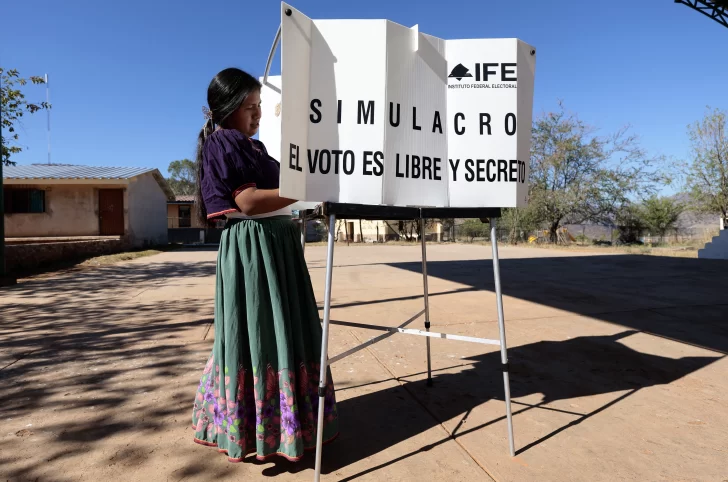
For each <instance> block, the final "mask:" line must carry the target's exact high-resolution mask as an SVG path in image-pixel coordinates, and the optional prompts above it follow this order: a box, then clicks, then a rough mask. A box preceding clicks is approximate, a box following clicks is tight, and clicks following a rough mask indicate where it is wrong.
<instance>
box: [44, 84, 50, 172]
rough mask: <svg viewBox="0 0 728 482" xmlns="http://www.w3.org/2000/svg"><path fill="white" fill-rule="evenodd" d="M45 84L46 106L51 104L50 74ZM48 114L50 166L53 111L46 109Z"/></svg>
mask: <svg viewBox="0 0 728 482" xmlns="http://www.w3.org/2000/svg"><path fill="white" fill-rule="evenodd" d="M45 84H46V104H48V105H50V104H51V87H50V85H49V84H48V74H45ZM46 113H47V114H48V164H49V165H50V163H51V110H50V109H46Z"/></svg>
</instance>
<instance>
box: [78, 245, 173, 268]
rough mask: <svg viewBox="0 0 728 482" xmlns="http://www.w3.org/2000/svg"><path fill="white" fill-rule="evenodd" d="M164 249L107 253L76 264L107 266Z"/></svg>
mask: <svg viewBox="0 0 728 482" xmlns="http://www.w3.org/2000/svg"><path fill="white" fill-rule="evenodd" d="M163 252H164V251H162V250H160V249H145V250H143V251H129V252H125V253H116V254H107V255H104V256H96V257H94V258H89V259H87V260H84V261H82V262H80V263H78V264H77V265H76V266H78V267H87V266H105V265H110V264H116V263H119V262H121V261H131V260H133V259H138V258H144V257H147V256H154V255H155V254H160V253H163Z"/></svg>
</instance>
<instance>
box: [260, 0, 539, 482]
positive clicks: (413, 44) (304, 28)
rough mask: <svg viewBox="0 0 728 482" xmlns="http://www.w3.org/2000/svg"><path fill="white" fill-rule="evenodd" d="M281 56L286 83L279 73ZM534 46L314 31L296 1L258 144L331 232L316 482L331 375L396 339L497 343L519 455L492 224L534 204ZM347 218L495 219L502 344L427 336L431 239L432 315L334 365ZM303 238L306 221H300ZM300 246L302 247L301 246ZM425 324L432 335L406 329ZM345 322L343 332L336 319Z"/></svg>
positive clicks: (415, 32) (351, 25)
mask: <svg viewBox="0 0 728 482" xmlns="http://www.w3.org/2000/svg"><path fill="white" fill-rule="evenodd" d="M279 45H280V50H281V69H280V72H281V73H280V75H278V76H271V75H269V72H270V67H271V63H272V59H273V56H274V54H275V52H276V49H277V48H278V46H279ZM535 59H536V51H535V49H534V48H533V47H532V46H530V45H528V44H526V43H525V42H523V41H521V40H519V39H459V40H449V39H440V38H436V37H433V36H432V35H428V34H426V33H424V32H421V31H420V30H419V28H418V27H417V26H414V27H407V26H403V25H399V24H397V23H394V22H391V21H388V20H329V19H326V20H312V19H310V18H308V17H307V16H306V15H304V14H303V13H301V12H300V11H298V10H296V9H295V8H293V7H291V6H290V5H288V4H286V3H282V4H281V24H280V27H279V30H278V32H277V34H276V36H275V40H274V43H273V47H272V49H271V53H270V55H269V58H268V64H267V66H266V70H265V75H264V76H263V78H262V79H261V80H262V83H263V89H262V92H261V100H262V109H263V117H262V119H261V125H260V134H259V136H260V139H261V141H263V142H264V143H265V145H266V147H267V148H268V151H269V153H270V154H271V156H273V157H274V158H276V159H278V160H279V161H280V164H281V177H280V194H281V196H283V197H288V198H292V199H297V200H299V203H297V205H296V208H297V209H304V210H307V209H308V210H309V211H308V212H312V213H314V214H315V215H319V216H323V217H325V219H326V220H327V221H328V251H327V265H326V286H325V299H324V319H323V343H322V355H321V356H322V359H321V376H320V386H319V395H320V397H321V402H320V403H319V418H318V420H319V426H318V431H317V437H318V438H317V447H316V472H315V480H316V481H318V480H319V477H320V471H321V455H322V454H321V443H322V425H323V413H322V410H323V407H324V403H323V395H324V387H325V385H326V367H327V366H329V365H331V364H333V363H334V362H336V361H338V360H340V359H342V358H344V357H345V356H348V355H350V354H352V353H354V352H356V351H358V350H361V349H363V348H365V347H366V346H370V345H372V344H373V343H376V342H379V341H381V340H383V339H385V338H386V337H389V336H391V335H393V334H397V333H400V334H410V335H417V336H424V337H425V340H426V350H427V372H428V384H431V381H432V377H431V363H430V339H431V338H441V339H446V340H453V341H463V342H473V343H482V344H492V345H498V346H500V350H501V361H502V367H503V382H504V390H505V402H506V413H507V421H508V440H509V448H510V453H511V455H514V453H515V447H514V441H513V425H512V417H511V407H510V389H509V377H508V357H507V347H506V336H505V323H504V315H503V306H502V293H501V286H500V273H499V263H498V247H497V240H496V220H497V218H499V217H500V210H501V208H507V207H523V206H526V205H527V203H528V177H529V157H530V155H529V153H530V147H531V145H530V144H531V125H532V111H533V87H534V74H535ZM337 217H340V218H346V219H372V220H419V221H420V223H421V228H422V229H421V231H420V232H421V233H422V234H424V222H425V219H428V218H479V219H485V218H487V219H488V220H489V221H490V224H491V242H492V256H493V275H494V277H495V287H496V300H497V310H498V327H499V336H498V338H497V339H492V340H490V339H482V338H474V337H467V336H460V335H450V334H446V333H434V332H432V331H430V326H431V325H430V318H429V303H428V289H427V251H426V243H425V237H424V235H421V236H420V241H421V244H422V272H423V288H424V307H423V310H422V311H421V312H420V313H418V314H416V315H415V316H413V317H412V318H410V319H409V320H407V321H405V322H404V323H403V324H401V325H400V326H398V327H396V328H391V327H385V326H375V325H364V324H352V323H345V324H346V325H348V326H357V327H362V328H371V329H376V330H381V331H384V332H385V333H383V334H381V335H380V336H377V337H375V338H372V339H370V340H369V341H367V342H365V343H364V344H362V345H360V346H358V347H355V348H353V349H351V350H348V351H347V352H345V353H340V354H335V355H334V356H331V357H329V354H328V337H329V328H330V325H331V324H332V322H331V320H330V309H331V291H332V279H333V255H334V244H335V243H334V234H335V224H336V219H337ZM304 227H305V222H304ZM302 239H303V238H302ZM422 316H424V321H425V323H424V328H425V329H424V330H418V329H413V328H407V326H408V325H410V324H411V323H412V322H414V321H415V320H417V319H419V318H420V317H422ZM337 323H343V322H337Z"/></svg>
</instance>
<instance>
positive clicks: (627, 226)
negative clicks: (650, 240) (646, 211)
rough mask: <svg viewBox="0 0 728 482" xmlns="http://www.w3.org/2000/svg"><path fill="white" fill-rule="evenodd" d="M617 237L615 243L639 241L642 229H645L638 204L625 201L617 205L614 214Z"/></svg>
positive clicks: (634, 242)
mask: <svg viewBox="0 0 728 482" xmlns="http://www.w3.org/2000/svg"><path fill="white" fill-rule="evenodd" d="M615 221H616V223H617V230H618V231H619V237H618V238H617V244H636V243H639V242H640V240H639V238H640V236H642V231H644V230H645V225H644V221H643V220H642V215H641V213H640V209H639V206H638V205H635V204H632V203H625V204H623V205H622V206H620V207H619V209H618V210H617V212H616V214H615Z"/></svg>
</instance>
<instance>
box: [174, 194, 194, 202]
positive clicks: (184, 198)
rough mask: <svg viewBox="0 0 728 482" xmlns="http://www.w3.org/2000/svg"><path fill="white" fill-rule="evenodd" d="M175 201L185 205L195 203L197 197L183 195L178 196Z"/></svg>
mask: <svg viewBox="0 0 728 482" xmlns="http://www.w3.org/2000/svg"><path fill="white" fill-rule="evenodd" d="M175 201H177V202H183V203H192V202H195V196H194V195H187V194H183V195H181V196H176V198H175Z"/></svg>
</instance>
